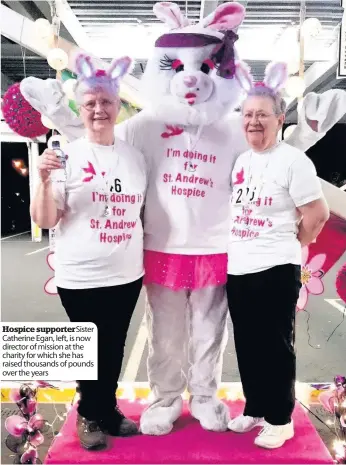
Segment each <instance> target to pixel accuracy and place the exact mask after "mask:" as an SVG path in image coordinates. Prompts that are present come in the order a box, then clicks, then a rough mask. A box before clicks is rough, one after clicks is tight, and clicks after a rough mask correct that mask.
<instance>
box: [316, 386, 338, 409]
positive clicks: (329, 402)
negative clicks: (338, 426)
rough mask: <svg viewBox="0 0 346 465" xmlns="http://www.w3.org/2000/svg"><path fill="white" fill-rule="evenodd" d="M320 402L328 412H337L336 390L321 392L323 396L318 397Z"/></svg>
mask: <svg viewBox="0 0 346 465" xmlns="http://www.w3.org/2000/svg"><path fill="white" fill-rule="evenodd" d="M318 400H319V401H320V403H321V404H322V405H323V407H324V408H325V410H326V411H327V412H329V413H334V412H335V406H334V402H335V389H330V390H329V391H325V392H321V394H320V395H319V396H318Z"/></svg>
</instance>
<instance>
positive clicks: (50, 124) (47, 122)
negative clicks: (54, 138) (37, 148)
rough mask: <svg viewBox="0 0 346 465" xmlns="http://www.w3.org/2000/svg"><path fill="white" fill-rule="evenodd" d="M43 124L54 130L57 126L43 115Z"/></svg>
mask: <svg viewBox="0 0 346 465" xmlns="http://www.w3.org/2000/svg"><path fill="white" fill-rule="evenodd" d="M41 123H42V124H43V126H45V127H46V128H48V129H54V128H55V126H54V124H53V123H52V122H51V120H50V119H49V118H47V116H44V115H41Z"/></svg>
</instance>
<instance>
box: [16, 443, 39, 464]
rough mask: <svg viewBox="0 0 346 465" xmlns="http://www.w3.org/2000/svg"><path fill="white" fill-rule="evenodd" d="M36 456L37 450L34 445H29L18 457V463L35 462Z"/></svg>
mask: <svg viewBox="0 0 346 465" xmlns="http://www.w3.org/2000/svg"><path fill="white" fill-rule="evenodd" d="M37 458H38V453H37V450H36V449H35V448H34V447H29V449H28V450H27V451H25V452H24V454H23V455H22V456H21V458H20V463H27V462H29V463H36V462H37Z"/></svg>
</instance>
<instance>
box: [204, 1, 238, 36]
mask: <svg viewBox="0 0 346 465" xmlns="http://www.w3.org/2000/svg"><path fill="white" fill-rule="evenodd" d="M244 17H245V8H244V7H243V5H241V4H240V3H237V2H227V3H223V4H222V5H219V6H218V7H217V8H216V10H215V11H214V12H213V13H211V14H210V15H208V16H207V17H206V18H204V19H203V21H202V22H201V23H202V26H203V27H209V28H211V29H216V30H217V31H229V30H230V29H235V28H236V27H238V26H239V25H240V24H241V23H242V22H243V19H244Z"/></svg>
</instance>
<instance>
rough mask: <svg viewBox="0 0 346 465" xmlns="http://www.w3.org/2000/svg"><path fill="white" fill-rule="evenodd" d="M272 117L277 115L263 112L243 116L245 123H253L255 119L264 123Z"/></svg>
mask: <svg viewBox="0 0 346 465" xmlns="http://www.w3.org/2000/svg"><path fill="white" fill-rule="evenodd" d="M271 116H275V114H274V113H269V114H268V113H263V112H259V113H245V114H243V118H244V120H245V121H251V120H252V119H253V118H255V120H257V121H260V122H263V121H267V120H268V119H269V118H270V117H271Z"/></svg>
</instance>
